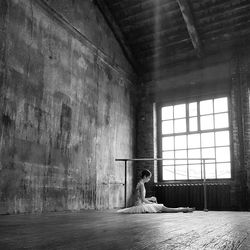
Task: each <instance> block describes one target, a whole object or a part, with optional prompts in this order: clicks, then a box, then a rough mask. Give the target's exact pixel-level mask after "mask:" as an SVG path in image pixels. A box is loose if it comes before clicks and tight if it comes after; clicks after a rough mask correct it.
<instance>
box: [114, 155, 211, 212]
mask: <svg viewBox="0 0 250 250" xmlns="http://www.w3.org/2000/svg"><path fill="white" fill-rule="evenodd" d="M163 160H197V161H200V163H202V166H203V173H204V174H203V176H204V178H203V183H202V185H203V187H204V188H203V189H204V211H205V212H207V211H208V209H207V183H206V172H205V165H206V161H207V160H209V161H211V160H212V161H214V160H215V158H128V159H126V158H120V159H119V158H118V159H115V161H122V162H124V164H125V169H124V171H125V180H124V203H125V207H127V163H128V161H163ZM175 165H179V164H175Z"/></svg>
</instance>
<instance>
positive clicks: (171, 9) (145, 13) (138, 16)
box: [120, 2, 179, 25]
mask: <svg viewBox="0 0 250 250" xmlns="http://www.w3.org/2000/svg"><path fill="white" fill-rule="evenodd" d="M176 7H177V8H178V5H177V4H176V3H175V5H174V4H169V2H166V3H165V4H162V5H160V6H154V8H149V9H142V10H138V11H137V12H135V13H133V14H127V15H126V16H125V17H122V16H121V17H120V23H121V24H122V25H127V24H129V23H131V22H139V21H142V20H143V19H145V18H147V17H154V15H155V9H156V8H159V12H160V13H159V14H160V15H170V14H174V13H176V12H179V9H177V8H176Z"/></svg>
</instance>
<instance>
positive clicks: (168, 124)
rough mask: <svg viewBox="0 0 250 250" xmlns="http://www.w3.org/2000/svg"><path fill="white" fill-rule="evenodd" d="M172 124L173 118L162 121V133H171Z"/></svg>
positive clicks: (172, 130)
mask: <svg viewBox="0 0 250 250" xmlns="http://www.w3.org/2000/svg"><path fill="white" fill-rule="evenodd" d="M173 132H174V124H173V120H170V121H164V122H162V134H173Z"/></svg>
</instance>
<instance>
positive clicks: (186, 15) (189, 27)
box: [177, 0, 202, 57]
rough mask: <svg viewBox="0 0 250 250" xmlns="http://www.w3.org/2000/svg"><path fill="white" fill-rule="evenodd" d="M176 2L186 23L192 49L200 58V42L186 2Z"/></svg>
mask: <svg viewBox="0 0 250 250" xmlns="http://www.w3.org/2000/svg"><path fill="white" fill-rule="evenodd" d="M177 2H178V4H179V7H180V10H181V13H182V16H183V19H184V21H185V23H186V26H187V30H188V33H189V36H190V39H191V41H192V44H193V46H194V49H195V51H196V54H197V56H198V57H201V53H202V50H201V42H200V39H199V35H198V33H197V30H196V27H195V24H194V20H193V16H192V12H191V9H190V7H189V5H188V3H187V1H186V0H177Z"/></svg>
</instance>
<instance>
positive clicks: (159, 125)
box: [156, 93, 234, 184]
mask: <svg viewBox="0 0 250 250" xmlns="http://www.w3.org/2000/svg"><path fill="white" fill-rule="evenodd" d="M222 97H227V101H228V111H227V114H228V128H226V130H228V131H229V151H230V171H231V178H219V179H217V178H213V179H209V178H206V180H207V181H208V182H216V183H220V182H231V181H232V180H233V179H234V175H233V173H234V171H233V169H234V166H233V162H234V155H233V140H232V139H233V135H232V121H231V99H230V96H229V93H220V94H214V93H213V94H208V95H199V96H195V97H187V98H181V99H179V100H172V101H171V100H169V101H168V102H158V103H157V118H156V119H157V157H158V158H163V157H162V143H161V140H162V137H163V136H162V117H161V108H162V107H164V106H174V105H178V104H186V129H187V132H184V133H177V134H178V135H182V134H183V135H184V134H185V135H189V134H196V133H200V134H201V133H202V130H201V128H200V117H201V115H200V105H199V103H200V102H201V101H205V100H211V99H216V98H222ZM192 102H197V104H198V105H197V118H198V121H197V125H198V129H197V131H192V132H191V133H190V132H189V119H188V118H187V117H188V116H187V115H188V108H189V105H188V104H189V103H192ZM222 113H223V112H222ZM214 114H215V113H214V111H213V116H214ZM213 122H215V121H213ZM216 131H225V129H224V128H219V129H210V130H205V131H204V132H205V133H206V132H216ZM171 135H173V136H175V135H176V133H173V134H171ZM214 148H215V146H214ZM157 169H158V176H157V180H158V182H159V183H173V184H178V183H200V182H202V181H203V179H183V180H163V164H162V161H158V162H157Z"/></svg>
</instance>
